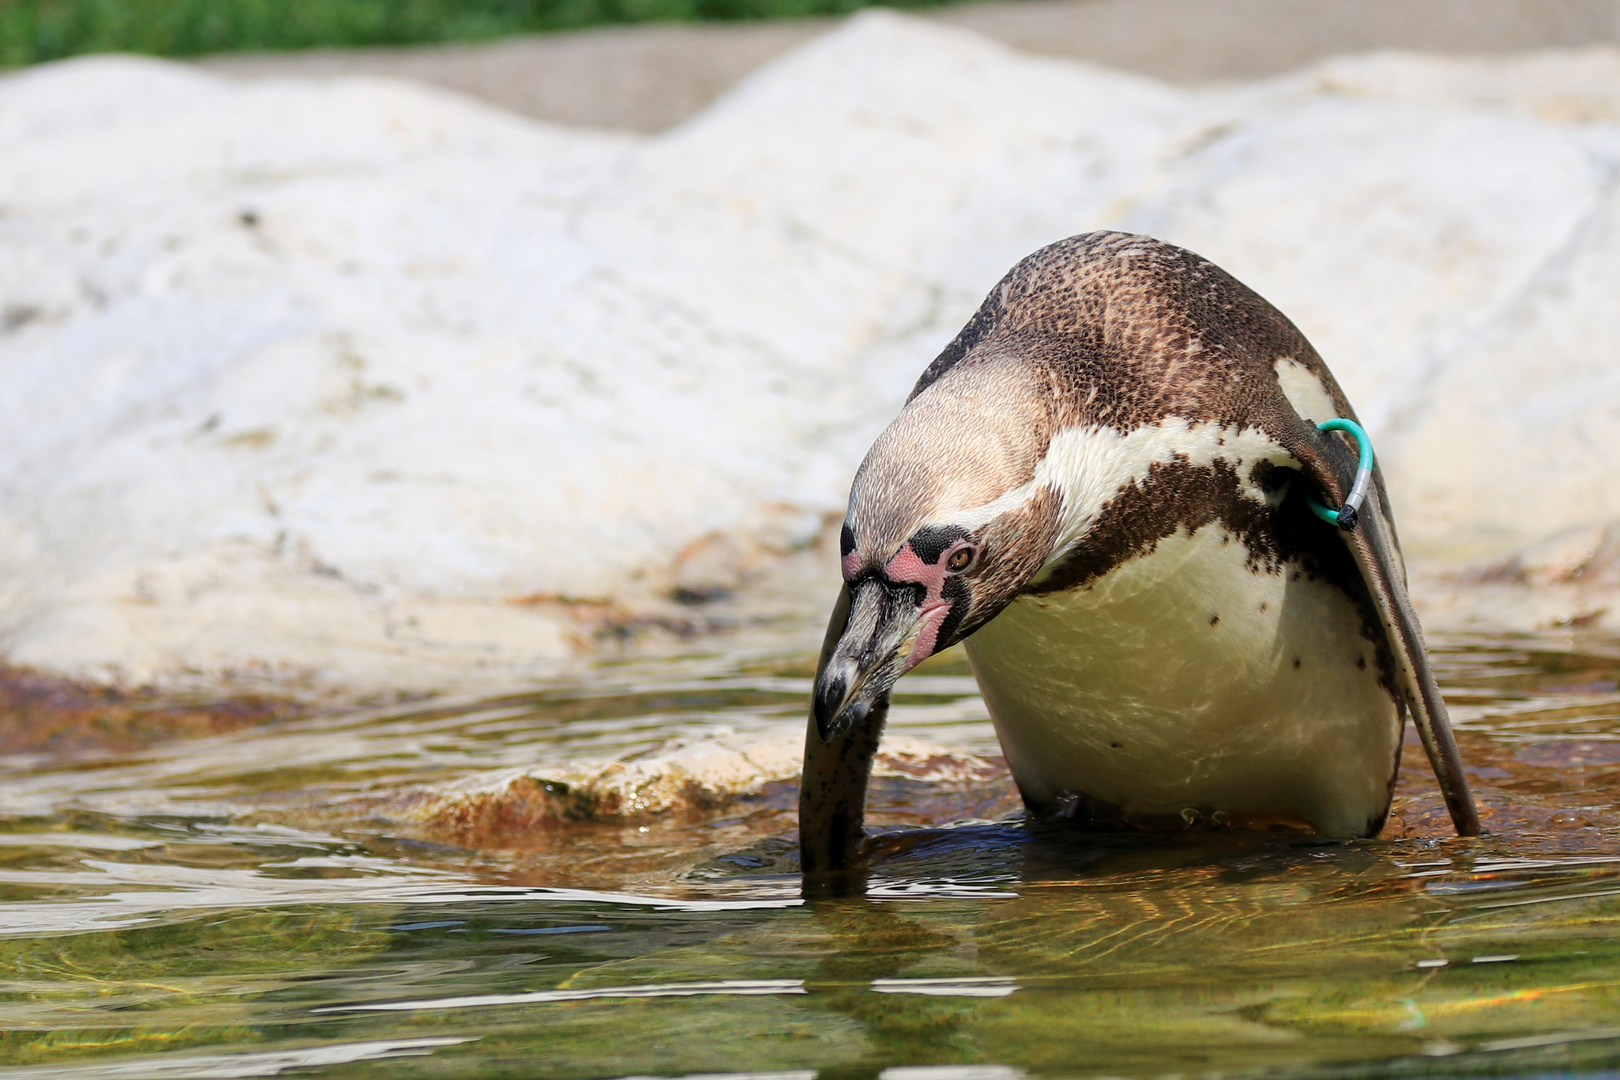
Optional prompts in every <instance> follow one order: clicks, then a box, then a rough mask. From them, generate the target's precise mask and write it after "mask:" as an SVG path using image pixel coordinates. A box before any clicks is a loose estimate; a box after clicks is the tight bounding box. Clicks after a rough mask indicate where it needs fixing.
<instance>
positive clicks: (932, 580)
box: [845, 541, 972, 674]
mask: <svg viewBox="0 0 1620 1080" xmlns="http://www.w3.org/2000/svg"><path fill="white" fill-rule="evenodd" d="M971 546H972V545H970V544H969V543H967V542H966V541H957V542H956V543H955V544H952V545H951V546H950V547H948V548H946V549H945V551H944V552H942V553H941V554H940V556H939V561H938V562H935V563H925V562H923V561H922V558H921V557H920V556H918V554H917V553H916V552H915V551H913V550H912V549H911V545H910V544H909V543H908V544H906V545H905V546H903V547H902V548H901V549H900V550H899V551H898V552H896V553H895V555H894V557H893V558H892V559H890V560H889V562H888V565H887V566H885V567H884V568H883V573H884V575H885V576H886V577H888V579H889V580H890V581H895V582H904V583H906V584H918V585H921V586H923V588H924V589H925V590H926V595H924V597H923V602H922V608H921V609H920V610H919V612H918V615H917V618H918V621H919V622H921V623H922V629H921V630H920V631H919V632H918V634H917V643H916V644H915V645H913V646H912V647H911V655H910V656H908V657H906V666H905V670H904V671H902V672H901V674H905V672H906V671H910V670H911V669H912V668H914V667H916V666H917V665H918V664H920V663H922V662H923V661H924V660H926V659H928V658H929V657H930V656H932V655H934V646H935V645H937V644H938V643H939V627H940V624H941V623H943V622H944V621H945V616H947V615H949V614H950V613H951V603H952V602H951V601H950V600H947V599H945V598H944V596H943V595H941V594H942V593H943V591H944V588H945V577H946V574H947V571H946V569H945V568H946V566H948V565H949V564H950V560H951V556H952V555H953V554H955V553H956V552H957V551H958V550H959V549H961V548H964V547H971ZM851 554H852V555H853V554H854V553H853V552H851ZM848 561H849V560H847V559H846V560H845V562H846V564H847V563H848ZM845 572H846V573H848V570H847V569H846V571H845Z"/></svg>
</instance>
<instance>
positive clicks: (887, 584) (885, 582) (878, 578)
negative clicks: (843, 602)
mask: <svg viewBox="0 0 1620 1080" xmlns="http://www.w3.org/2000/svg"><path fill="white" fill-rule="evenodd" d="M867 581H875V582H877V583H878V584H880V585H882V586H883V587H884V588H885V589H887V590H888V591H889V593H890V595H891V596H893V595H898V594H901V593H910V594H911V598H912V599H911V603H912V606H913V607H922V606H923V601H924V600H926V599H928V590H927V588H926V587H924V585H923V583H922V582H920V581H895V580H893V579H892V578H890V577H889V575H888V574H885V573H884V572H883V571H882V570H879V569H877V568H875V567H870V566H869V567H867V568H866V569H865V570H862V571H861V572H860V573H858V574H856V575H855V576H854V577H852V578H850V579H849V588H850V590H851V591H852V592H853V591H854V590H855V589H857V588H859V587H860V586H861V583H862V582H867Z"/></svg>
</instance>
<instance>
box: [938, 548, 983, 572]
mask: <svg viewBox="0 0 1620 1080" xmlns="http://www.w3.org/2000/svg"><path fill="white" fill-rule="evenodd" d="M978 553H979V549H978V548H973V547H959V548H957V549H956V550H955V551H953V552H951V557H950V558H949V559H946V560H945V569H947V570H949V571H950V572H951V573H953V574H960V573H961V572H962V571H964V570H966V569H967V568H968V567H970V566H972V565H973V557H974V556H975V555H977V554H978Z"/></svg>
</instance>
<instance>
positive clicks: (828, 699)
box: [814, 578, 924, 742]
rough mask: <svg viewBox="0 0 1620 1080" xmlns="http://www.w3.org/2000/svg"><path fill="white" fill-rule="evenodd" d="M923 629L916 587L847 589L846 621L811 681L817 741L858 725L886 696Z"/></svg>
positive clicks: (870, 584)
mask: <svg viewBox="0 0 1620 1080" xmlns="http://www.w3.org/2000/svg"><path fill="white" fill-rule="evenodd" d="M923 625H924V620H923V617H922V590H921V589H920V588H918V587H917V586H914V585H895V584H891V583H889V582H886V581H880V580H876V579H873V578H868V579H866V580H865V581H862V582H861V583H860V584H858V585H855V586H854V587H853V588H852V589H851V595H850V605H849V621H848V622H847V623H845V625H844V631H843V633H842V634H841V635H839V638H838V644H837V645H836V646H835V647H834V648H833V651H832V655H831V656H829V657H828V658H827V665H826V666H825V667H824V668H822V670H821V673H820V675H818V676H817V678H816V687H815V701H814V707H815V719H816V731H817V732H819V733H820V735H821V738H822V741H823V742H831V741H832V740H833V739H836V738H838V737H839V736H841V735H843V734H844V733H845V732H847V731H849V730H850V729H851V728H853V727H855V726H856V725H857V724H859V723H861V722H862V721H863V720H865V719H866V718H867V717H868V716H869V715H871V712H872V709H873V708H874V707H875V706H876V705H877V704H878V703H879V702H881V701H883V700H884V699H886V698H887V697H888V695H889V691H890V690H891V689H893V687H894V684H895V681H896V680H897V679H899V678H900V676H901V675H903V674H905V672H906V671H907V670H908V669H909V668H910V666H911V662H910V661H911V657H912V653H913V651H914V650H915V648H916V645H917V640H918V637H919V636H920V635H921V633H922V631H923ZM919 659H920V658H919Z"/></svg>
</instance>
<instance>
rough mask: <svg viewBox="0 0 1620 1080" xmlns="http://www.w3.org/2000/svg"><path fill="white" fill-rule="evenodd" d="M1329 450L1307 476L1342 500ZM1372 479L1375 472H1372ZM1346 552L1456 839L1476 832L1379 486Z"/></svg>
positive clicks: (1311, 461)
mask: <svg viewBox="0 0 1620 1080" xmlns="http://www.w3.org/2000/svg"><path fill="white" fill-rule="evenodd" d="M1323 438H1324V439H1325V441H1327V442H1328V443H1329V444H1330V445H1331V446H1333V450H1332V451H1330V452H1329V453H1328V454H1323V455H1320V456H1318V455H1316V454H1311V455H1306V456H1305V458H1304V461H1305V465H1306V470H1307V472H1309V473H1311V474H1312V479H1314V480H1315V481H1316V482H1317V484H1318V485H1320V487H1321V489H1322V490H1323V491H1325V492H1328V493H1330V494H1332V495H1334V496H1335V497H1337V498H1339V499H1341V500H1342V498H1343V497H1344V494H1345V491H1346V489H1347V485H1344V484H1342V483H1341V482H1340V479H1339V477H1338V476H1337V475H1336V474H1333V473H1332V466H1331V465H1330V464H1329V461H1330V460H1331V458H1334V457H1338V456H1340V454H1339V453H1338V450H1339V449H1340V448H1341V445H1342V444H1339V443H1338V442H1337V440H1335V439H1333V438H1332V437H1331V436H1324V437H1323ZM1374 475H1375V477H1376V476H1377V474H1376V473H1375V474H1374ZM1344 538H1345V542H1346V543H1347V544H1348V545H1349V546H1350V553H1351V555H1352V556H1353V557H1354V558H1355V561H1356V566H1357V568H1358V569H1359V570H1360V571H1361V577H1362V580H1363V581H1364V582H1365V583H1366V585H1367V592H1368V593H1369V594H1370V595H1371V596H1372V600H1373V604H1374V606H1375V607H1376V608H1377V609H1378V620H1379V622H1380V623H1381V624H1382V625H1383V630H1384V636H1385V638H1386V639H1387V641H1388V642H1389V651H1390V654H1391V655H1392V656H1393V657H1394V660H1395V672H1396V682H1397V685H1399V686H1400V688H1401V692H1402V694H1403V695H1404V696H1405V698H1406V704H1407V708H1408V709H1410V710H1411V713H1412V722H1413V723H1414V724H1416V725H1417V730H1418V736H1419V737H1420V738H1421V739H1422V740H1423V749H1424V750H1425V751H1426V752H1427V753H1428V755H1429V764H1430V765H1431V766H1432V767H1433V769H1434V777H1435V779H1436V780H1437V781H1439V784H1440V793H1441V795H1443V796H1444V797H1445V800H1446V809H1447V810H1448V811H1449V812H1450V813H1451V823H1452V825H1453V826H1455V827H1456V829H1457V835H1458V836H1478V835H1479V834H1480V831H1481V830H1480V824H1479V812H1478V810H1476V809H1475V807H1474V797H1473V795H1472V794H1471V793H1470V792H1469V790H1468V778H1467V776H1465V775H1464V773H1463V763H1462V756H1461V755H1460V754H1459V753H1458V752H1457V740H1456V738H1455V737H1454V736H1453V735H1452V732H1451V718H1450V714H1448V713H1447V711H1446V703H1445V700H1444V699H1443V698H1442V697H1441V696H1440V686H1439V684H1438V683H1437V682H1436V681H1435V678H1434V669H1433V668H1432V667H1431V666H1430V665H1429V653H1428V649H1427V648H1426V647H1425V646H1424V643H1423V630H1422V628H1421V627H1420V626H1419V625H1418V620H1417V613H1416V612H1414V611H1413V610H1412V602H1411V600H1410V599H1409V598H1408V596H1407V593H1406V572H1405V569H1404V567H1403V566H1402V563H1401V557H1400V553H1399V551H1398V550H1397V549H1396V547H1395V538H1394V530H1393V526H1392V525H1391V524H1390V519H1389V518H1388V517H1387V516H1386V511H1385V508H1384V503H1383V483H1382V481H1381V478H1380V479H1379V480H1378V482H1375V483H1373V484H1372V485H1370V487H1369V488H1368V491H1367V496H1366V501H1365V502H1364V503H1363V504H1362V506H1361V510H1360V513H1359V514H1358V515H1357V521H1356V525H1355V528H1354V529H1353V530H1352V531H1350V532H1348V533H1345V534H1344Z"/></svg>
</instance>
